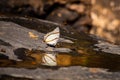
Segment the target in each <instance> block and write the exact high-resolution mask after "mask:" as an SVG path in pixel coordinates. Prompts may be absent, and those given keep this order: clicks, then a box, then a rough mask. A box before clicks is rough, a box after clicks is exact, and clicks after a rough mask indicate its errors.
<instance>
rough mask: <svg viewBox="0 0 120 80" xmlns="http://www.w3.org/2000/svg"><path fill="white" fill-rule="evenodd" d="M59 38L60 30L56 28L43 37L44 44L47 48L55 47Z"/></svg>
mask: <svg viewBox="0 0 120 80" xmlns="http://www.w3.org/2000/svg"><path fill="white" fill-rule="evenodd" d="M59 37H60V30H59V27H57V28H56V29H54V30H53V31H51V32H49V33H47V34H46V35H45V36H44V42H45V43H46V44H47V45H49V46H55V45H56V44H57V42H58V40H59Z"/></svg>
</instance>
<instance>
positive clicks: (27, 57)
mask: <svg viewBox="0 0 120 80" xmlns="http://www.w3.org/2000/svg"><path fill="white" fill-rule="evenodd" d="M0 24H1V27H0V35H1V36H0V39H1V40H0V41H1V42H0V43H1V44H0V48H2V49H0V51H1V52H3V54H2V55H4V54H5V55H6V56H8V58H9V55H14V54H15V53H16V54H17V56H18V57H17V58H21V57H23V58H21V60H22V61H17V60H16V59H15V60H10V59H8V58H7V57H4V58H0V63H1V65H0V75H3V74H5V75H10V76H14V77H22V78H23V77H24V78H30V79H43V80H44V79H45V80H46V79H58V78H59V79H71V80H73V79H75V80H79V79H83V80H86V79H102V80H106V79H110V80H112V79H113V78H114V79H119V78H120V73H119V72H108V71H119V70H120V65H119V63H120V62H119V59H120V56H119V55H116V54H118V53H117V52H115V51H117V50H118V51H119V46H115V45H113V44H110V43H109V42H108V43H109V44H108V45H106V43H102V45H101V43H99V41H101V42H102V41H103V42H104V40H102V39H99V38H97V37H92V36H90V35H88V34H84V33H77V32H76V31H74V29H72V28H71V27H69V28H68V27H64V26H63V25H59V24H57V23H54V22H49V21H46V20H40V19H36V18H32V19H31V18H24V17H8V16H3V17H0ZM58 26H59V27H60V32H61V34H60V35H61V39H60V41H59V42H58V44H57V45H56V48H54V49H56V50H58V51H56V52H57V54H56V63H57V66H51V67H50V66H43V65H41V63H42V57H43V56H44V54H47V51H46V49H44V48H43V47H44V46H46V44H45V43H44V42H42V41H43V36H44V34H46V33H48V32H49V31H52V30H53V29H54V28H56V27H58ZM5 34H6V35H5ZM106 42H107V41H106ZM2 46H5V47H2ZM38 46H40V49H39V48H37V47H38ZM104 46H105V47H104ZM9 47H11V48H9ZM106 47H108V48H106ZM20 48H22V49H20ZM24 48H26V49H27V51H26V49H24ZM9 49H10V51H11V52H15V53H13V54H11V52H8V51H7V50H9ZM28 49H29V50H28ZM30 49H33V50H30ZM61 49H65V50H66V49H70V50H71V51H70V52H69V51H68V52H62V51H61ZM102 49H103V50H102ZM104 49H106V50H105V51H104ZM112 49H113V50H115V51H113V52H115V53H112V54H111V53H110V52H109V51H110V50H112ZM21 50H23V51H21ZM24 50H25V51H24ZM6 52H8V54H6ZM18 53H19V54H18ZM20 53H21V54H22V55H20ZM49 53H52V52H50V51H49ZM13 59H14V58H13ZM106 63H107V64H106ZM70 66H71V67H70ZM82 66H87V68H86V67H82ZM89 67H90V68H91V67H92V68H93V67H96V68H98V69H97V70H94V69H92V70H91V69H90V68H89ZM103 68H105V69H103ZM43 73H44V74H43ZM111 76H112V77H111Z"/></svg>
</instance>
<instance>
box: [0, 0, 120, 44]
mask: <svg viewBox="0 0 120 80" xmlns="http://www.w3.org/2000/svg"><path fill="white" fill-rule="evenodd" d="M2 15H9V16H12V15H14V16H23V17H35V18H39V19H44V20H49V21H53V22H57V23H60V24H62V25H65V26H67V27H72V28H74V29H75V30H76V31H77V32H85V33H88V34H95V35H97V36H100V37H102V38H104V39H107V40H108V41H110V42H113V43H115V44H120V16H119V15H120V0H0V16H2Z"/></svg>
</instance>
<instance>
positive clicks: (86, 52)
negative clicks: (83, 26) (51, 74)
mask: <svg viewBox="0 0 120 80" xmlns="http://www.w3.org/2000/svg"><path fill="white" fill-rule="evenodd" d="M0 20H2V21H12V22H16V23H18V24H20V25H22V26H24V27H28V28H31V29H35V30H37V31H40V32H44V33H46V32H49V31H50V30H52V29H54V28H55V27H56V26H58V25H55V24H52V23H47V22H44V23H40V22H39V21H37V20H32V19H28V20H26V19H19V18H18V19H14V18H10V19H9V18H7V19H6V18H4V19H3V18H1V19H0ZM45 23H47V24H45ZM61 29H62V28H61ZM72 31H74V30H71V29H70V31H68V32H67V31H65V29H63V30H61V34H62V35H61V36H62V37H64V38H67V39H70V40H72V41H73V42H74V44H67V43H58V45H57V47H65V48H70V49H71V50H72V52H71V53H58V54H57V55H56V63H57V65H56V67H63V66H66V67H69V66H86V67H97V68H105V69H108V70H109V71H120V55H115V54H110V53H104V52H101V51H98V52H97V51H94V50H93V48H94V47H93V45H94V44H95V43H96V42H97V41H95V40H93V39H92V38H90V37H88V36H86V35H85V34H83V33H82V34H78V33H75V32H72ZM66 36H67V37H66ZM28 53H31V54H30V55H29V56H25V58H24V59H23V61H20V62H17V61H13V60H9V59H7V57H5V56H3V55H0V67H18V68H19V67H20V68H21V67H24V68H37V67H40V68H46V66H42V65H41V63H42V57H43V56H44V55H43V53H44V52H41V51H32V52H28ZM22 54H23V53H22ZM53 68H54V67H53Z"/></svg>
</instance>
